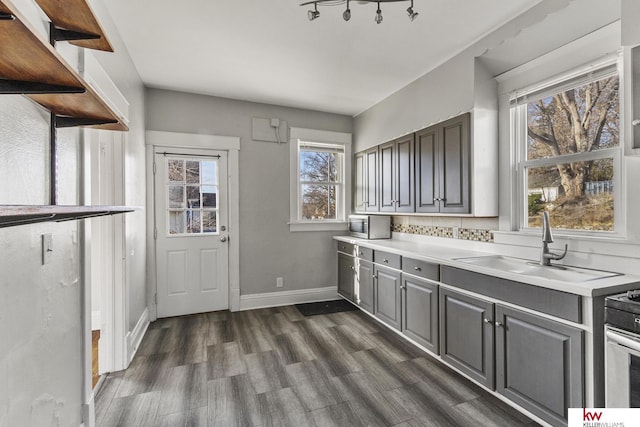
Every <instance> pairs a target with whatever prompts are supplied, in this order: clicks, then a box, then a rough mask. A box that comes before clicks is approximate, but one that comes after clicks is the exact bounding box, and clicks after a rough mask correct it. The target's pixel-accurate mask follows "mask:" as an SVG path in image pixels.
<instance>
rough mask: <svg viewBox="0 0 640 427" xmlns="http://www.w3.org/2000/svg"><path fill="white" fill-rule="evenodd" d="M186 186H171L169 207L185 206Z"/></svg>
mask: <svg viewBox="0 0 640 427" xmlns="http://www.w3.org/2000/svg"><path fill="white" fill-rule="evenodd" d="M184 207H185V205H184V187H183V186H182V185H180V186H177V185H170V186H169V208H170V209H173V208H184Z"/></svg>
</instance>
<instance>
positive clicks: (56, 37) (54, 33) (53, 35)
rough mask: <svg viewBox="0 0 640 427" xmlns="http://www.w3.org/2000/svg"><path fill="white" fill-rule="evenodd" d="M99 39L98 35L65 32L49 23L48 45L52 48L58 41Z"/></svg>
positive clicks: (71, 31)
mask: <svg viewBox="0 0 640 427" xmlns="http://www.w3.org/2000/svg"><path fill="white" fill-rule="evenodd" d="M99 38H100V35H98V34H91V33H83V32H80V31H73V30H66V29H64V28H59V27H56V26H55V25H54V24H53V23H52V22H50V23H49V43H51V44H52V45H53V46H55V45H56V42H58V41H73V40H95V39H99Z"/></svg>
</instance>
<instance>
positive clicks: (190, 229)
mask: <svg viewBox="0 0 640 427" xmlns="http://www.w3.org/2000/svg"><path fill="white" fill-rule="evenodd" d="M187 234H200V211H198V210H188V211H187Z"/></svg>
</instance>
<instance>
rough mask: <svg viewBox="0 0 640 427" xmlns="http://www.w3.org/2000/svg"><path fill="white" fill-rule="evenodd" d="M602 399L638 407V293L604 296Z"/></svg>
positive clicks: (614, 405)
mask: <svg viewBox="0 0 640 427" xmlns="http://www.w3.org/2000/svg"><path fill="white" fill-rule="evenodd" d="M605 318H606V325H605V366H606V367H605V401H606V406H607V407H608V408H640V292H638V291H630V292H628V293H626V294H619V295H613V296H610V297H607V298H606V299H605Z"/></svg>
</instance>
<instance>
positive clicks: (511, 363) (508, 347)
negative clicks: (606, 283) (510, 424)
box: [496, 305, 584, 425]
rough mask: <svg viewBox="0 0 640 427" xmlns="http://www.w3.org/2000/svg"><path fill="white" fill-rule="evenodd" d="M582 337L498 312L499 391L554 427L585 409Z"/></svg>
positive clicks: (505, 311)
mask: <svg viewBox="0 0 640 427" xmlns="http://www.w3.org/2000/svg"><path fill="white" fill-rule="evenodd" d="M582 353H583V342H582V331H581V330H580V329H577V328H573V327H571V326H568V325H564V324H561V323H558V322H554V321H552V320H548V319H545V318H542V317H539V316H535V315H532V314H529V313H524V312H521V311H518V310H514V309H511V308H508V307H503V306H501V305H498V306H496V381H497V382H496V389H497V391H498V392H499V393H501V394H503V395H505V396H506V397H508V398H509V399H511V400H512V401H514V402H515V403H517V404H519V405H521V406H522V407H524V408H526V409H528V410H529V411H531V412H532V413H534V414H536V415H538V416H539V417H540V418H542V419H544V420H545V421H548V422H549V423H551V424H553V425H558V424H564V425H566V424H567V408H582V407H583V406H584V400H583V387H584V377H583V375H584V374H583V372H584V371H583V364H584V361H583V356H582Z"/></svg>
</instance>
